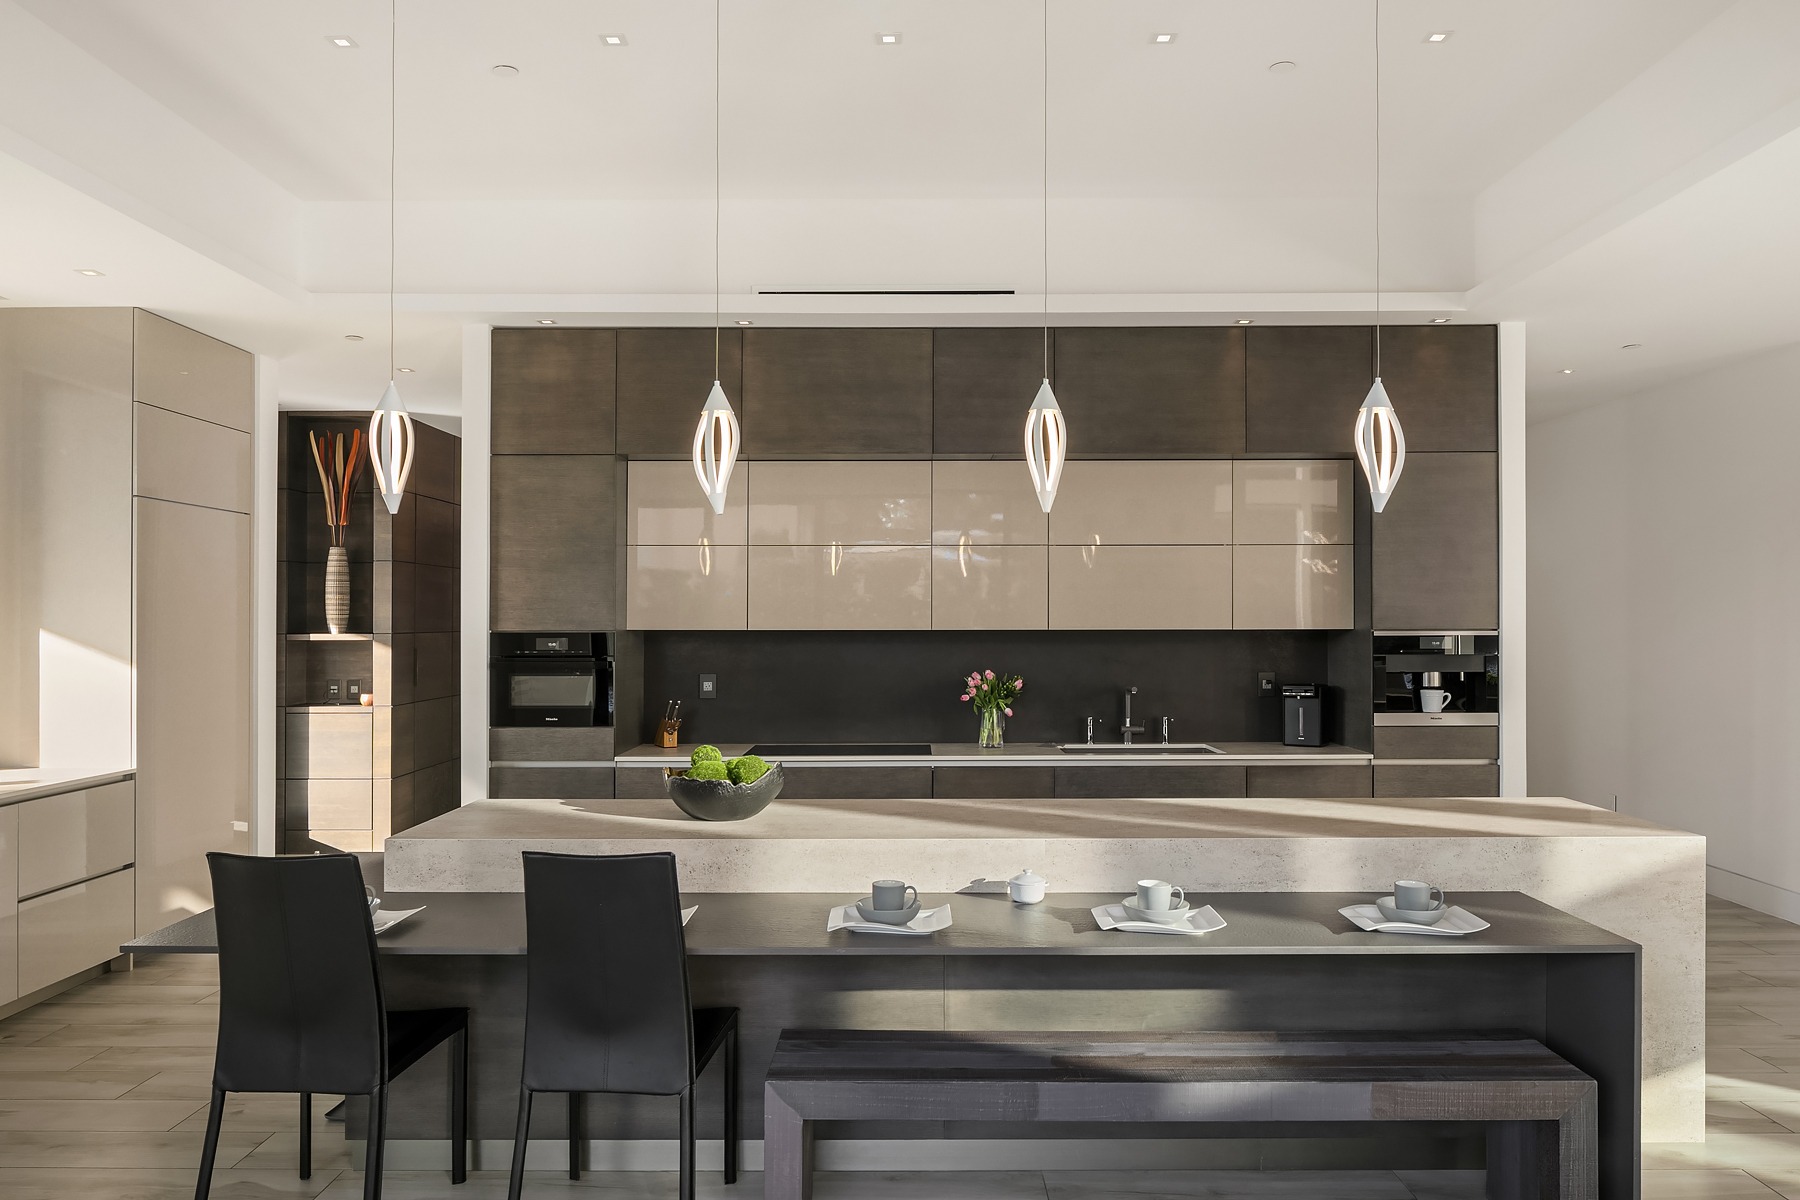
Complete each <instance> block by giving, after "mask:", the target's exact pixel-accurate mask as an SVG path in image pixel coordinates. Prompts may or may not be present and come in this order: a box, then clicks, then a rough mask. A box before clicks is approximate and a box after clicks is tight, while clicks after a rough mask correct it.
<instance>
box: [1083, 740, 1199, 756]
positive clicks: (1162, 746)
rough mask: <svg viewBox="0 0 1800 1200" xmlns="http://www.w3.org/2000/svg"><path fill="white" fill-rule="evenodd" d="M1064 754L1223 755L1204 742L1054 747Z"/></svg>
mask: <svg viewBox="0 0 1800 1200" xmlns="http://www.w3.org/2000/svg"><path fill="white" fill-rule="evenodd" d="M1056 748H1057V749H1058V750H1061V751H1062V752H1063V753H1064V754H1223V753H1225V752H1224V751H1223V750H1221V749H1219V748H1218V747H1217V746H1209V745H1207V744H1206V743H1205V742H1134V743H1132V744H1131V745H1129V746H1124V745H1120V744H1119V743H1117V742H1114V743H1112V744H1110V745H1109V744H1107V743H1105V742H1063V743H1061V744H1060V745H1058V746H1057V747H1056Z"/></svg>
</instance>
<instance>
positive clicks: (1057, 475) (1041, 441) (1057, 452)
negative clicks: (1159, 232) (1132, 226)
mask: <svg viewBox="0 0 1800 1200" xmlns="http://www.w3.org/2000/svg"><path fill="white" fill-rule="evenodd" d="M1068 454H1069V427H1068V425H1067V424H1066V423H1065V422H1064V421H1063V414H1062V407H1061V406H1060V405H1059V404H1057V403H1056V393H1055V392H1054V391H1052V390H1051V389H1050V0H1044V382H1043V384H1042V385H1041V386H1040V387H1039V388H1038V392H1037V399H1035V400H1033V401H1032V402H1031V407H1030V408H1029V409H1027V410H1026V411H1025V467H1026V469H1027V470H1029V471H1030V472H1031V486H1032V488H1033V490H1035V491H1036V492H1037V498H1038V507H1040V508H1042V509H1043V510H1044V512H1045V513H1048V512H1049V511H1050V506H1051V505H1053V504H1055V503H1056V489H1057V487H1058V485H1060V484H1061V483H1062V471H1063V461H1064V460H1065V459H1066V458H1067V457H1068Z"/></svg>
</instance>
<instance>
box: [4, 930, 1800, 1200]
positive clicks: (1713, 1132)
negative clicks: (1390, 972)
mask: <svg viewBox="0 0 1800 1200" xmlns="http://www.w3.org/2000/svg"><path fill="white" fill-rule="evenodd" d="M1707 934H1708V942H1709V946H1708V957H1707V963H1706V968H1707V1003H1708V1012H1707V1035H1708V1048H1707V1056H1708V1057H1707V1065H1708V1070H1709V1072H1710V1075H1709V1076H1708V1087H1707V1122H1708V1140H1707V1141H1706V1142H1705V1143H1704V1144H1699V1143H1696V1144H1692V1145H1661V1146H1655V1145H1653V1146H1646V1147H1645V1149H1644V1168H1645V1170H1644V1196H1645V1197H1646V1200H1752V1198H1754V1200H1770V1198H1772V1197H1777V1196H1781V1197H1787V1198H1788V1200H1800V926H1797V925H1792V924H1789V923H1788V922H1786V921H1780V920H1777V919H1775V918H1774V917H1767V916H1764V915H1762V914H1761V913H1757V912H1752V911H1751V910H1749V909H1747V908H1740V907H1738V906H1737V905H1734V904H1728V903H1725V902H1724V901H1720V900H1713V901H1711V903H1710V906H1709V909H1708V920H1707ZM215 978H216V972H215V971H214V969H213V966H212V960H210V959H204V958H198V957H193V958H188V957H170V958H164V959H146V960H144V965H142V966H140V967H139V968H138V969H137V970H135V971H132V972H129V973H124V974H116V975H106V976H102V977H101V978H99V979H96V980H94V981H92V982H90V983H87V984H84V985H82V986H81V987H79V988H77V989H75V990H74V991H71V992H68V993H65V994H64V995H62V996H59V997H57V998H56V999H54V1000H51V1001H49V1002H47V1003H45V1004H41V1005H39V1006H37V1007H36V1008H33V1009H30V1010H28V1011H26V1012H23V1013H20V1014H19V1015H17V1016H15V1017H13V1018H11V1019H10V1020H6V1021H0V1197H5V1198H6V1200H178V1198H180V1200H185V1198H186V1197H189V1196H191V1195H192V1194H193V1186H194V1184H193V1180H194V1165H195V1163H196V1162H197V1161H198V1158H199V1153H200V1141H201V1136H202V1133H203V1131H204V1129H205V1125H206V1098H207V1088H208V1073H209V1071H210V1070H211V1066H212V1042H213V1025H214V1021H215V1009H214V1000H215V988H216V983H215V982H214V980H215ZM327 1105H328V1101H327V1100H325V1099H320V1100H319V1101H318V1104H317V1107H316V1111H315V1115H314V1128H315V1130H316V1133H315V1136H314V1162H315V1169H314V1172H313V1177H312V1179H311V1180H309V1181H306V1182H301V1181H300V1180H298V1179H296V1178H295V1177H294V1171H293V1166H292V1164H293V1161H294V1156H295V1148H296V1142H297V1138H298V1135H297V1132H296V1130H295V1115H296V1114H295V1111H294V1108H295V1102H294V1101H293V1100H292V1099H291V1098H290V1097H285V1096H280V1097H265V1096H234V1097H233V1098H232V1104H231V1107H230V1108H229V1109H228V1110H227V1111H226V1117H225V1130H224V1135H223V1137H222V1138H221V1139H220V1145H219V1165H220V1167H221V1168H222V1169H221V1170H219V1171H218V1172H217V1173H216V1174H215V1176H214V1184H213V1195H214V1196H216V1197H219V1198H220V1200H247V1198H250V1197H268V1198H274V1197H326V1198H331V1200H335V1198H339V1197H343V1198H349V1197H354V1196H359V1195H361V1188H362V1181H361V1177H360V1176H359V1175H358V1174H357V1173H356V1172H355V1171H353V1170H351V1169H350V1167H349V1162H348V1159H347V1157H346V1156H345V1155H344V1153H343V1151H342V1150H341V1147H342V1144H343V1143H342V1141H341V1139H340V1137H339V1135H338V1131H337V1129H338V1127H337V1126H335V1125H327V1124H326V1123H325V1121H324V1115H323V1114H324V1111H325V1108H326V1107H327ZM334 1143H335V1144H336V1145H337V1146H339V1147H340V1149H339V1151H338V1152H337V1153H336V1154H335V1155H334V1154H333V1153H332V1146H333V1144H334ZM758 1191H759V1185H758V1181H757V1176H755V1175H750V1176H747V1177H746V1178H745V1180H744V1182H742V1183H740V1184H739V1185H738V1186H737V1187H735V1188H731V1189H725V1188H723V1187H722V1186H721V1185H720V1184H719V1182H718V1176H717V1175H715V1174H710V1173H704V1172H703V1173H702V1175H701V1188H700V1194H701V1196H702V1197H707V1198H710V1200H746V1198H751V1197H755V1196H756V1195H757V1194H758ZM505 1194H506V1178H505V1176H504V1175H501V1174H490V1173H476V1174H475V1175H473V1176H472V1177H471V1179H470V1181H469V1183H468V1184H467V1185H465V1186H464V1187H460V1188H457V1189H455V1190H454V1191H452V1190H451V1188H450V1185H449V1177H448V1175H447V1174H446V1173H443V1172H397V1171H390V1172H389V1173H388V1177H387V1181H386V1188H385V1195H387V1196H388V1197H390V1198H391V1200H425V1198H427V1197H429V1198H431V1200H495V1198H498V1197H503V1196H504V1195H505ZM816 1194H817V1196H818V1197H819V1200H850V1198H855V1200H1172V1198H1176V1197H1181V1198H1186V1197H1209V1198H1212V1200H1234V1198H1241V1200H1277V1198H1281V1197H1318V1198H1320V1200H1478V1198H1479V1197H1480V1196H1481V1195H1482V1176H1481V1172H1479V1171H1419V1172H1413V1171H1403V1172H1388V1171H1351V1172H1318V1171H1312V1172H1305V1171H1290V1172H1246V1171H1138V1172H1114V1171H1069V1172H1048V1173H1038V1172H1034V1171H1013V1172H986V1173H969V1174H948V1173H938V1172H933V1173H927V1174H917V1175H886V1174H873V1173H859V1174H842V1175H826V1176H823V1177H821V1179H820V1181H819V1186H818V1188H817V1189H816ZM526 1195H527V1196H552V1195H568V1196H571V1197H574V1198H575V1200H652V1198H661V1197H673V1196H674V1195H675V1179H674V1177H673V1176H672V1175H661V1174H646V1175H605V1174H600V1175H589V1176H588V1177H587V1178H585V1179H583V1180H582V1181H581V1182H579V1183H571V1182H570V1181H569V1180H568V1179H567V1178H565V1177H563V1176H561V1175H559V1174H554V1173H549V1172H545V1173H538V1174H534V1175H533V1176H532V1178H531V1181H530V1184H529V1186H528V1187H527V1189H526Z"/></svg>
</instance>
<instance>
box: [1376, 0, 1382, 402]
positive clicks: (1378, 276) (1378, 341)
mask: <svg viewBox="0 0 1800 1200" xmlns="http://www.w3.org/2000/svg"><path fill="white" fill-rule="evenodd" d="M1375 378H1377V379H1380V378H1381V0H1375Z"/></svg>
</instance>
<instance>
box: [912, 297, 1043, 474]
mask: <svg viewBox="0 0 1800 1200" xmlns="http://www.w3.org/2000/svg"><path fill="white" fill-rule="evenodd" d="M1052 337H1054V334H1052ZM931 362H932V402H931V423H932V443H931V445H932V451H933V452H934V453H936V454H984V455H999V456H1001V457H1004V458H1011V459H1018V460H1023V459H1024V457H1025V410H1026V409H1027V408H1029V407H1031V402H1032V400H1033V399H1034V398H1035V397H1036V396H1037V393H1038V388H1039V387H1041V386H1042V385H1043V382H1044V372H1045V362H1044V331H1043V330H1042V329H938V330H934V331H933V332H932V336H931Z"/></svg>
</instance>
